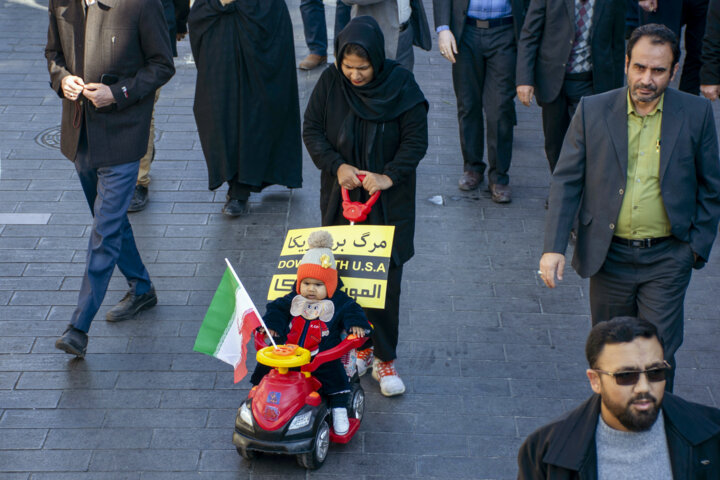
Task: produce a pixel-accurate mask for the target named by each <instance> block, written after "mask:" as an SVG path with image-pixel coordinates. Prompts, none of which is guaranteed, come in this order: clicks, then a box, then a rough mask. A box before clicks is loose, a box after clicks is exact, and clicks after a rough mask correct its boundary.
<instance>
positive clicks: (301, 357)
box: [255, 345, 310, 373]
mask: <svg viewBox="0 0 720 480" xmlns="http://www.w3.org/2000/svg"><path fill="white" fill-rule="evenodd" d="M255 358H257V361H258V363H262V364H263V365H267V366H268V367H275V368H277V369H278V371H279V372H280V373H287V370H288V368H293V367H301V366H303V365H305V364H308V363H310V350H308V349H306V348H302V347H298V346H297V345H292V346H290V345H278V348H277V350H276V349H275V347H273V346H272V345H271V346H269V347H265V348H262V349H260V350H258V352H257V355H256V356H255Z"/></svg>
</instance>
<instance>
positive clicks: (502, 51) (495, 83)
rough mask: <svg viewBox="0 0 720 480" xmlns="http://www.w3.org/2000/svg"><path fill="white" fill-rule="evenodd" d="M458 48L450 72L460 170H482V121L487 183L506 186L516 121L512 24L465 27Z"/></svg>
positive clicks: (483, 164)
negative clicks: (458, 129) (454, 98)
mask: <svg viewBox="0 0 720 480" xmlns="http://www.w3.org/2000/svg"><path fill="white" fill-rule="evenodd" d="M458 52H459V53H458V54H457V56H456V57H455V58H456V62H455V64H453V66H452V76H453V87H454V89H455V96H456V97H457V108H458V123H459V126H460V148H461V150H462V155H463V162H464V166H463V168H464V171H475V172H479V173H480V174H481V175H482V174H483V173H484V172H485V163H484V162H483V153H484V150H483V147H484V143H485V138H483V137H484V132H485V128H484V127H485V125H484V124H485V123H486V122H485V120H487V150H488V151H487V163H488V165H489V167H490V168H489V169H488V181H489V183H493V184H501V185H507V184H508V183H509V182H510V177H509V176H508V170H510V160H511V158H512V143H513V127H514V126H515V122H516V118H515V101H514V98H515V60H516V57H517V46H516V44H515V35H514V33H513V26H512V25H502V26H499V27H494V28H487V29H483V28H477V27H474V26H472V25H465V29H464V30H463V34H462V38H461V39H458ZM483 112H484V114H485V118H483Z"/></svg>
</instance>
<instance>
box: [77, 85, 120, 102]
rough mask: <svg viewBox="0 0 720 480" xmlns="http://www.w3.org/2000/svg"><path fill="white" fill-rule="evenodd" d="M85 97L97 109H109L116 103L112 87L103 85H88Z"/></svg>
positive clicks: (84, 90)
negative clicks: (109, 106) (108, 107)
mask: <svg viewBox="0 0 720 480" xmlns="http://www.w3.org/2000/svg"><path fill="white" fill-rule="evenodd" d="M83 95H85V98H87V99H88V100H90V101H91V102H92V104H93V105H95V107H96V108H102V107H107V106H108V105H112V104H113V103H115V97H113V94H112V91H111V90H110V87H108V86H107V85H105V84H103V83H88V84H87V85H85V88H84V89H83Z"/></svg>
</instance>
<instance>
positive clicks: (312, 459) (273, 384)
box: [233, 334, 367, 469]
mask: <svg viewBox="0 0 720 480" xmlns="http://www.w3.org/2000/svg"><path fill="white" fill-rule="evenodd" d="M258 337H259V335H257V334H256V335H255V345H256V348H257V349H258V352H257V361H258V362H260V363H262V364H263V365H267V366H270V367H273V369H272V370H271V371H270V373H268V374H267V375H265V377H263V379H262V381H261V382H260V384H259V385H257V386H255V387H253V388H252V390H250V393H249V395H248V398H247V400H245V401H244V402H243V404H242V405H241V406H240V408H239V409H238V413H237V417H236V419H235V432H234V433H233V444H235V446H236V448H237V451H238V453H239V454H240V455H241V456H242V457H243V458H246V459H248V460H250V459H253V458H255V456H256V454H257V453H258V452H269V453H277V454H285V455H296V456H297V462H298V464H300V465H301V466H303V467H305V468H309V469H316V468H319V467H320V466H321V465H322V464H323V462H324V461H325V458H326V457H327V454H328V449H329V447H330V442H335V443H347V442H349V441H350V439H351V438H352V437H353V435H355V432H357V430H358V428H359V427H360V422H361V420H362V417H363V411H364V406H365V392H364V391H363V389H362V387H361V386H360V379H359V377H358V375H357V373H355V374H354V375H353V377H352V378H351V379H350V386H351V394H350V400H349V401H348V405H347V409H348V417H349V420H350V429H349V430H348V432H347V433H346V434H345V435H342V436H340V435H336V434H335V433H334V432H333V430H332V426H331V415H330V410H329V408H328V406H327V403H326V401H325V399H324V398H322V396H321V395H320V394H319V393H318V390H319V389H320V387H321V384H320V381H319V380H317V379H316V378H315V377H313V376H312V372H314V371H315V370H316V369H317V368H318V367H319V366H320V365H322V364H323V363H326V362H328V361H330V360H335V359H337V358H340V357H342V356H343V355H344V354H345V353H347V352H349V351H351V350H352V349H355V348H358V347H360V346H362V345H363V344H364V343H365V341H366V340H367V339H366V338H360V337H356V336H355V335H349V336H348V337H346V338H345V339H344V340H343V341H342V342H340V344H339V345H337V346H336V347H334V348H331V349H329V350H326V351H323V352H320V353H318V354H317V355H316V356H315V358H313V359H312V361H311V358H310V351H308V350H307V349H304V348H302V347H298V346H297V345H278V347H277V348H275V347H272V346H269V347H265V346H264V343H262V340H258ZM297 367H299V371H297V370H290V369H291V368H297Z"/></svg>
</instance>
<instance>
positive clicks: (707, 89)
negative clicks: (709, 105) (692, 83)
mask: <svg viewBox="0 0 720 480" xmlns="http://www.w3.org/2000/svg"><path fill="white" fill-rule="evenodd" d="M700 91H701V92H702V94H703V95H704V96H705V98H707V99H708V100H712V101H715V100H717V99H718V97H720V85H700Z"/></svg>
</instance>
